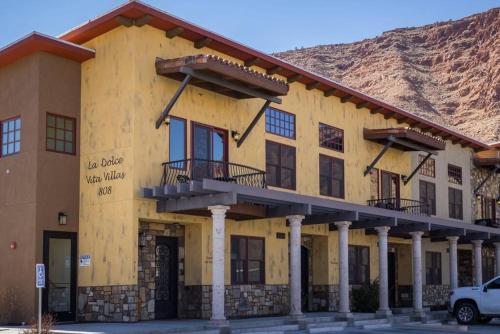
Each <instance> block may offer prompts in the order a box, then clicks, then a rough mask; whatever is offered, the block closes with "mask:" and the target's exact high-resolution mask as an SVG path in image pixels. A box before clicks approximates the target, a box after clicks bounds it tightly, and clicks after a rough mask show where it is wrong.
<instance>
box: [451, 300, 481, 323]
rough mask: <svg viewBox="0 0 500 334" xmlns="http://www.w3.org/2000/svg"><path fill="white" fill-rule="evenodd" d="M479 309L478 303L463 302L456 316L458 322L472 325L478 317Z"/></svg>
mask: <svg viewBox="0 0 500 334" xmlns="http://www.w3.org/2000/svg"><path fill="white" fill-rule="evenodd" d="M478 313H479V312H478V311H477V308H476V305H474V304H472V303H470V302H462V303H460V304H459V305H458V307H457V309H456V312H455V317H456V318H457V322H458V323H459V324H462V325H470V324H472V323H474V322H476V320H477V319H478Z"/></svg>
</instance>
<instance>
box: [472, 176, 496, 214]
mask: <svg viewBox="0 0 500 334" xmlns="http://www.w3.org/2000/svg"><path fill="white" fill-rule="evenodd" d="M490 173H491V171H490V170H487V169H484V168H473V169H472V170H471V174H472V175H471V186H472V190H474V189H475V188H476V187H477V186H478V185H479V184H480V183H481V182H482V181H483V180H484V179H485V178H486V177H487V176H488V175H489V174H490ZM499 183H500V175H498V174H497V175H494V176H493V177H490V178H489V179H488V181H486V183H485V184H483V186H482V187H481V189H479V191H478V192H479V194H480V195H483V196H485V197H489V198H493V199H495V198H498V196H500V193H499V192H500V189H499V188H498V184H499ZM497 208H498V205H497ZM496 215H497V217H500V210H497V212H496ZM480 216H481V207H480V205H479V201H478V200H477V199H476V197H475V196H472V219H473V220H474V219H477V218H479V217H480Z"/></svg>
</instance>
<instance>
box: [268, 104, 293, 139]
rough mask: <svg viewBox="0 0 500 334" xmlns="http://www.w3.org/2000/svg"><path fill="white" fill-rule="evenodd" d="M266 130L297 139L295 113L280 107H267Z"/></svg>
mask: <svg viewBox="0 0 500 334" xmlns="http://www.w3.org/2000/svg"><path fill="white" fill-rule="evenodd" d="M266 132H269V133H273V134H276V135H279V136H282V137H287V138H292V139H295V115H294V114H290V113H287V112H285V111H281V110H278V109H274V108H270V107H269V108H267V109H266Z"/></svg>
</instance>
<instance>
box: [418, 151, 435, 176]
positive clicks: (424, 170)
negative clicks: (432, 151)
mask: <svg viewBox="0 0 500 334" xmlns="http://www.w3.org/2000/svg"><path fill="white" fill-rule="evenodd" d="M424 159H425V156H424V155H421V154H419V155H418V163H419V164H420V163H421V162H422V161H423V160H424ZM420 175H424V176H429V177H436V160H434V159H432V158H428V159H427V160H426V161H425V162H424V164H423V165H422V167H420Z"/></svg>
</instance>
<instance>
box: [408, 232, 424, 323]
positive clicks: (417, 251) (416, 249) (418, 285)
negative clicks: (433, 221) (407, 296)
mask: <svg viewBox="0 0 500 334" xmlns="http://www.w3.org/2000/svg"><path fill="white" fill-rule="evenodd" d="M423 234H424V233H423V232H411V233H410V235H411V236H412V248H413V312H414V313H415V315H417V316H423V315H424V310H423V307H422V235H423Z"/></svg>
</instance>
